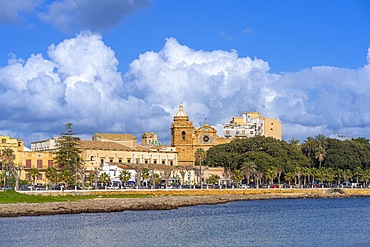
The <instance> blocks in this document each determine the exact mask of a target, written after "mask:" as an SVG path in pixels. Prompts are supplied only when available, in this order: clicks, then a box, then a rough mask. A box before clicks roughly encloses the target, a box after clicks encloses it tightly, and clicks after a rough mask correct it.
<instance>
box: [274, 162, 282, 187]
mask: <svg viewBox="0 0 370 247" xmlns="http://www.w3.org/2000/svg"><path fill="white" fill-rule="evenodd" d="M282 173H283V168H282V167H281V166H279V165H278V166H275V167H274V174H275V177H276V178H277V179H278V184H279V186H280V178H281V174H282Z"/></svg>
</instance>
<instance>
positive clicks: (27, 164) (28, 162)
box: [26, 160, 31, 168]
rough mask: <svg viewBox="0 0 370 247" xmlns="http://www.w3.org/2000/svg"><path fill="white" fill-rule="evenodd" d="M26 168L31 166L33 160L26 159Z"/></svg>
mask: <svg viewBox="0 0 370 247" xmlns="http://www.w3.org/2000/svg"><path fill="white" fill-rule="evenodd" d="M26 168H31V160H26Z"/></svg>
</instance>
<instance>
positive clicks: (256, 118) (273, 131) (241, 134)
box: [223, 112, 282, 140]
mask: <svg viewBox="0 0 370 247" xmlns="http://www.w3.org/2000/svg"><path fill="white" fill-rule="evenodd" d="M223 131H224V136H225V137H226V138H240V139H242V138H250V137H254V136H257V135H260V136H266V137H273V138H276V139H278V140H281V136H282V134H281V122H280V121H279V120H278V119H272V118H267V117H260V114H259V112H244V113H243V116H241V117H233V119H232V120H231V121H230V123H229V124H225V125H224V128H223Z"/></svg>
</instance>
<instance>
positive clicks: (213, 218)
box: [0, 198, 370, 247]
mask: <svg viewBox="0 0 370 247" xmlns="http://www.w3.org/2000/svg"><path fill="white" fill-rule="evenodd" d="M0 222H1V223H0V226H1V228H0V246H294V247H296V246H335V247H338V246H370V198H344V199H283V200H261V201H239V202H232V203H227V204H221V205H201V206H192V207H183V208H179V209H175V210H167V211H166V210H152V211H125V212H115V213H94V214H75V215H54V216H36V217H16V218H0Z"/></svg>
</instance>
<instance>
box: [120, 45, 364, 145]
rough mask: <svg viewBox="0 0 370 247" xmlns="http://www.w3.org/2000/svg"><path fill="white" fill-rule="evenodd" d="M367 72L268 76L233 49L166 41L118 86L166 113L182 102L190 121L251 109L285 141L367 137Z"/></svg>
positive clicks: (318, 70) (220, 119)
mask: <svg viewBox="0 0 370 247" xmlns="http://www.w3.org/2000/svg"><path fill="white" fill-rule="evenodd" d="M369 54H370V50H369ZM369 54H368V58H369ZM368 60H369V59H368ZM369 68H370V67H369V65H366V66H364V67H363V68H359V69H357V70H352V69H343V68H335V67H324V66H323V67H313V68H309V69H305V70H302V71H298V72H295V73H286V74H272V73H269V65H268V63H267V62H265V61H262V60H260V59H254V60H252V59H250V58H249V57H238V54H237V52H236V51H230V52H228V51H212V52H204V51H194V50H192V49H191V48H189V47H186V46H183V45H180V44H179V43H178V42H177V41H176V40H175V39H173V38H170V39H168V40H167V41H166V44H165V46H164V48H163V49H162V50H161V51H159V52H147V53H144V54H142V55H140V57H139V58H138V59H137V60H135V61H133V62H132V63H131V66H130V70H129V72H128V73H127V74H126V81H127V85H126V88H127V91H129V92H130V93H131V94H132V95H135V96H136V97H139V98H143V99H144V101H145V102H147V103H148V104H156V105H160V106H162V107H163V108H164V109H166V110H167V111H168V112H170V113H171V115H174V114H175V112H176V111H177V105H176V103H174V102H177V103H179V102H183V104H184V106H185V110H186V111H187V112H188V114H189V115H190V116H191V119H192V120H193V121H194V123H195V124H197V123H202V122H203V121H204V118H206V117H207V118H208V122H210V123H213V124H216V123H226V122H228V121H230V120H231V117H232V116H236V115H241V113H242V112H245V111H259V112H261V114H262V115H264V116H267V117H273V118H279V119H280V120H281V121H282V122H283V138H285V139H289V138H298V139H301V140H303V139H305V138H306V137H308V136H315V135H317V134H320V133H321V134H325V135H330V134H331V133H332V132H333V131H339V132H340V133H345V134H347V135H348V136H352V134H354V132H353V128H356V130H357V131H356V133H359V132H360V131H359V129H363V130H364V132H363V134H362V136H366V137H370V133H369V132H367V131H366V130H367V127H366V126H368V125H369V124H370V122H369V120H370V117H369V113H368V110H367V106H368V105H370V97H369V96H370V95H369V94H370V93H369V92H370V90H369V89H370V88H369V87H370V84H369V83H368V81H369V79H370V74H369V71H370V70H369Z"/></svg>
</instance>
